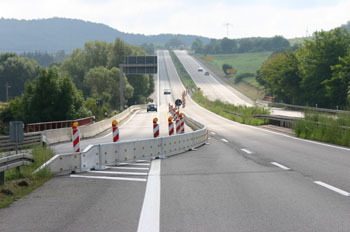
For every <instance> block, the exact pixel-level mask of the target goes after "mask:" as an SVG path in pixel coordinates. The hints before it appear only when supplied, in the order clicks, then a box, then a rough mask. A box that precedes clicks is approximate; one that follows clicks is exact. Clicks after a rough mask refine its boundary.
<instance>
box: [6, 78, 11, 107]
mask: <svg viewBox="0 0 350 232" xmlns="http://www.w3.org/2000/svg"><path fill="white" fill-rule="evenodd" d="M5 88H6V102H8V101H9V88H11V86H9V83H8V82H6V85H5Z"/></svg>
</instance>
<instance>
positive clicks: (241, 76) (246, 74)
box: [235, 73, 255, 84]
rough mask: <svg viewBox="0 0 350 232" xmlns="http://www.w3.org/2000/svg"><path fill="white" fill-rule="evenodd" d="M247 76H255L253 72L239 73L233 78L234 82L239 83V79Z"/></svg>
mask: <svg viewBox="0 0 350 232" xmlns="http://www.w3.org/2000/svg"><path fill="white" fill-rule="evenodd" d="M247 77H255V74H254V73H241V74H238V75H237V76H236V78H235V83H236V84H237V83H239V82H240V81H241V80H243V79H244V78H247Z"/></svg>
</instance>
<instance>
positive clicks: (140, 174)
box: [88, 171, 148, 176]
mask: <svg viewBox="0 0 350 232" xmlns="http://www.w3.org/2000/svg"><path fill="white" fill-rule="evenodd" d="M88 172H90V173H101V174H114V175H130V176H147V175H148V173H147V172H109V171H88Z"/></svg>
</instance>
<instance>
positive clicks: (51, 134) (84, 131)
mask: <svg viewBox="0 0 350 232" xmlns="http://www.w3.org/2000/svg"><path fill="white" fill-rule="evenodd" d="M140 109H146V105H135V106H131V107H129V108H128V109H126V110H124V111H123V112H121V113H119V114H117V115H115V116H113V117H111V118H108V119H105V120H103V121H99V122H97V123H94V124H90V125H87V126H80V127H79V132H80V138H89V137H93V136H96V135H98V134H99V133H101V132H103V131H105V130H107V129H109V128H110V127H111V125H112V122H113V120H117V121H118V122H120V121H123V120H124V119H126V118H127V117H128V116H129V115H130V114H131V113H132V112H134V111H136V110H140ZM42 135H44V136H45V138H46V142H47V143H48V144H53V143H60V142H65V141H70V140H72V128H70V127H69V128H61V129H54V130H46V131H43V132H42Z"/></svg>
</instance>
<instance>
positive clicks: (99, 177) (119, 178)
mask: <svg viewBox="0 0 350 232" xmlns="http://www.w3.org/2000/svg"><path fill="white" fill-rule="evenodd" d="M70 177H77V178H86V179H102V180H128V181H140V182H146V180H147V179H142V178H126V177H111V176H81V175H70Z"/></svg>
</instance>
